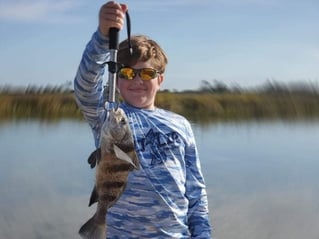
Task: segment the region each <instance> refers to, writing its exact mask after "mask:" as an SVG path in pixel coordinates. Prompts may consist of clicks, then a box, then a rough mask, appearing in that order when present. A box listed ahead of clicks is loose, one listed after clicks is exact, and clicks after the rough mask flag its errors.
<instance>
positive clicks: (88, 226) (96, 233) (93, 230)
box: [79, 216, 106, 239]
mask: <svg viewBox="0 0 319 239" xmlns="http://www.w3.org/2000/svg"><path fill="white" fill-rule="evenodd" d="M79 234H80V236H81V237H82V238H83V239H105V238H106V225H105V223H103V224H98V223H97V222H96V220H95V218H94V216H93V217H92V218H90V219H89V220H88V221H87V222H86V223H85V224H84V225H83V226H82V227H81V228H80V230H79Z"/></svg>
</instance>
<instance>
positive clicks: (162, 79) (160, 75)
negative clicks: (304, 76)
mask: <svg viewBox="0 0 319 239" xmlns="http://www.w3.org/2000/svg"><path fill="white" fill-rule="evenodd" d="M163 81H164V74H159V75H158V77H157V82H158V85H159V86H160V85H161V84H162V83H163Z"/></svg>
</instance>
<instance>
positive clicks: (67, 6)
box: [0, 0, 80, 22]
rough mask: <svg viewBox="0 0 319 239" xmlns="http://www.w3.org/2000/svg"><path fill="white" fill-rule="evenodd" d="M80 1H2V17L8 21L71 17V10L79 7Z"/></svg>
mask: <svg viewBox="0 0 319 239" xmlns="http://www.w3.org/2000/svg"><path fill="white" fill-rule="evenodd" d="M79 5H80V1H75V0H55V1H50V0H35V1H32V2H31V1H25V0H20V1H9V0H5V1H2V2H1V3H0V19H3V20H7V21H24V22H25V21H27V22H33V21H39V20H43V21H49V22H51V21H57V20H59V19H60V20H61V18H63V19H65V18H70V16H68V15H67V13H68V12H69V11H71V10H72V9H74V8H76V7H78V6H79Z"/></svg>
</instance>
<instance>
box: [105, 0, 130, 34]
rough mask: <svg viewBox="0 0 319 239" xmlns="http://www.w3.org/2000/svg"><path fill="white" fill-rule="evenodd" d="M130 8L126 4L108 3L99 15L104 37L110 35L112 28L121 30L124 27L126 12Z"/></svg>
mask: <svg viewBox="0 0 319 239" xmlns="http://www.w3.org/2000/svg"><path fill="white" fill-rule="evenodd" d="M127 9H128V7H127V5H126V4H119V3H116V2H113V1H111V2H107V3H106V4H104V5H103V6H102V7H101V9H100V13H99V30H100V32H101V33H102V34H103V35H104V36H108V35H109V31H110V28H112V27H115V28H117V29H119V30H121V29H122V28H123V26H124V20H125V12H126V11H127Z"/></svg>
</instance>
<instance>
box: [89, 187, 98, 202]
mask: <svg viewBox="0 0 319 239" xmlns="http://www.w3.org/2000/svg"><path fill="white" fill-rule="evenodd" d="M98 197H99V195H98V193H97V191H96V185H94V188H93V191H92V193H91V197H90V202H89V207H90V206H91V205H92V204H94V203H96V202H97V201H98Z"/></svg>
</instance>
